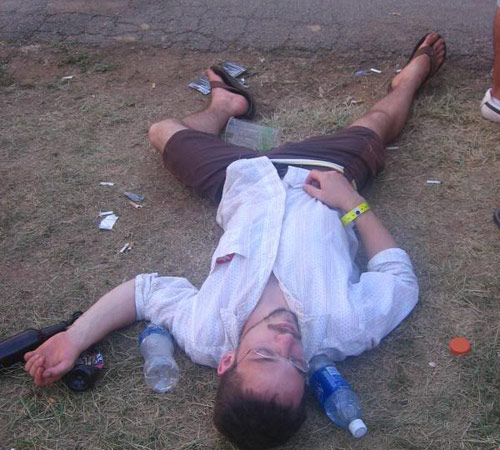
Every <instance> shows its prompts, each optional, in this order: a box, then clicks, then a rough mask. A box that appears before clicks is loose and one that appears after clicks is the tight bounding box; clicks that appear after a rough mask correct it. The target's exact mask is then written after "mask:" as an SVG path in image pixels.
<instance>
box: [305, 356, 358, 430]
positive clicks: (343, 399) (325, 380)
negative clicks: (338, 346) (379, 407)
mask: <svg viewBox="0 0 500 450" xmlns="http://www.w3.org/2000/svg"><path fill="white" fill-rule="evenodd" d="M309 385H310V387H311V389H312V390H313V392H314V395H315V396H316V398H317V399H318V401H319V402H320V403H321V406H323V409H324V410H325V413H326V415H327V416H328V417H329V419H330V420H331V421H332V422H333V423H334V424H335V425H337V426H339V427H341V428H343V429H344V430H349V431H350V432H351V433H352V435H353V436H354V437H356V438H362V437H363V436H364V435H365V434H366V431H367V428H366V425H365V424H364V422H363V421H362V420H361V408H360V405H359V398H358V396H357V395H356V393H355V392H354V391H353V390H352V389H351V387H350V386H349V384H347V381H346V380H345V379H344V378H343V377H342V375H341V374H340V372H339V371H338V370H337V368H336V367H335V364H334V363H333V361H332V360H331V359H330V358H329V357H328V356H326V355H316V356H315V357H313V358H312V360H311V369H310V372H309Z"/></svg>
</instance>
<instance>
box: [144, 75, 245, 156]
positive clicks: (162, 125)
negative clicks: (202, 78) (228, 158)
mask: <svg viewBox="0 0 500 450" xmlns="http://www.w3.org/2000/svg"><path fill="white" fill-rule="evenodd" d="M207 75H208V78H209V79H210V81H222V79H221V78H220V77H219V76H217V75H216V74H215V73H214V72H213V71H212V70H210V69H208V70H207ZM247 110H248V102H247V100H246V99H245V98H244V97H242V96H241V95H237V94H233V93H231V92H228V91H226V90H225V89H223V88H215V89H213V90H212V95H211V99H210V104H209V105H208V107H207V108H206V109H205V110H203V111H200V112H197V113H194V114H191V115H190V116H187V117H185V118H184V119H182V120H177V119H166V120H162V121H161V122H158V123H155V124H153V125H152V126H151V127H150V129H149V140H150V142H151V144H152V145H153V147H154V148H155V149H156V150H158V151H159V152H160V153H163V150H164V149H165V146H166V145H167V142H168V141H169V139H170V138H171V137H172V136H173V135H174V134H175V133H177V132H178V131H181V130H186V129H189V128H190V129H193V130H197V131H203V132H204V133H210V134H215V135H217V134H219V133H220V131H221V130H222V129H223V128H224V127H225V125H226V123H227V121H228V120H229V118H230V117H231V116H239V115H241V114H244V113H245V112H246V111H247Z"/></svg>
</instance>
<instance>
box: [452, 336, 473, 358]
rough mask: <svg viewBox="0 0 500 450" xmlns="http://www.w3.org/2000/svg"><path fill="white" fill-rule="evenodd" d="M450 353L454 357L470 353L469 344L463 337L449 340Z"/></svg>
mask: <svg viewBox="0 0 500 450" xmlns="http://www.w3.org/2000/svg"><path fill="white" fill-rule="evenodd" d="M450 351H451V353H453V354H454V355H465V354H466V353H469V352H470V343H469V341H468V340H467V339H466V338H464V337H457V338H455V339H452V340H451V342H450Z"/></svg>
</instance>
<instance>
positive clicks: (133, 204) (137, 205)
mask: <svg viewBox="0 0 500 450" xmlns="http://www.w3.org/2000/svg"><path fill="white" fill-rule="evenodd" d="M128 202H129V203H130V204H131V205H132V206H133V207H134V208H144V206H143V205H139V204H137V203H135V202H133V201H132V200H129V201H128Z"/></svg>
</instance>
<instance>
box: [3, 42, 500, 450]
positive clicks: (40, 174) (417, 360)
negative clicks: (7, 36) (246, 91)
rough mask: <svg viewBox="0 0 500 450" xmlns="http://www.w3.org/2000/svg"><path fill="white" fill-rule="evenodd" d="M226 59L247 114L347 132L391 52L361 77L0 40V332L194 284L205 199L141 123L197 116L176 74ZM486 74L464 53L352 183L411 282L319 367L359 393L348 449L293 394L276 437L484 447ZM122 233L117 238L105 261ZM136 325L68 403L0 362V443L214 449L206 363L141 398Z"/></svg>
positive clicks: (267, 62)
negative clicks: (354, 343) (416, 292)
mask: <svg viewBox="0 0 500 450" xmlns="http://www.w3.org/2000/svg"><path fill="white" fill-rule="evenodd" d="M227 60H229V61H231V60H232V61H236V62H240V63H242V64H244V65H246V66H248V67H250V68H252V69H253V70H254V72H255V75H254V76H253V77H251V78H250V80H249V81H250V84H251V86H252V88H253V90H254V92H255V94H256V98H257V100H258V108H259V113H260V117H259V120H261V121H263V122H264V123H268V124H271V125H275V126H279V127H281V128H282V132H283V135H284V137H285V138H286V139H299V138H302V137H305V136H309V135H314V134H318V133H325V132H332V131H333V130H335V129H337V128H339V127H342V126H344V125H345V124H346V123H349V122H350V121H351V120H352V119H353V118H355V117H357V116H359V115H360V114H361V113H362V112H363V111H365V110H366V109H367V108H368V107H369V106H370V105H372V104H373V102H374V100H375V98H377V97H379V96H380V95H381V94H383V93H384V92H385V89H386V85H387V82H388V80H389V79H390V77H391V76H392V74H393V73H394V70H395V68H396V67H397V63H402V62H403V58H401V59H400V60H398V61H394V60H392V61H388V60H387V61H385V60H384V61H380V60H379V61H378V62H377V64H378V68H379V69H381V70H383V73H382V74H381V75H375V74H373V75H371V76H365V77H355V76H354V75H353V74H354V71H355V70H357V69H359V68H370V67H373V64H374V63H375V61H359V60H356V58H355V57H352V58H351V57H350V56H349V55H347V56H346V57H345V58H344V59H338V58H337V57H336V55H333V54H316V55H311V54H307V53H289V54H259V53H257V52H249V53H242V52H238V53H231V52H226V53H224V54H210V53H193V52H174V51H170V50H161V49H151V48H143V47H140V46H131V45H124V46H119V47H114V48H108V49H101V50H96V49H93V48H86V47H70V46H65V45H46V46H37V45H31V46H26V47H9V46H7V45H3V46H1V45H0V105H1V106H2V107H1V108H0V162H1V164H0V179H1V180H2V183H1V185H0V205H1V209H0V250H1V251H0V267H1V270H0V286H1V292H2V302H1V303H0V336H8V335H11V334H14V333H16V332H18V331H20V330H22V329H24V328H27V327H30V326H35V327H42V326H47V325H50V324H52V323H54V322H56V321H58V320H60V319H64V318H67V317H69V316H70V315H71V313H72V312H73V311H76V310H84V309H86V308H88V307H89V306H90V305H91V304H92V303H93V302H94V301H95V300H97V299H98V298H99V296H100V295H102V294H104V293H105V292H107V291H108V290H110V289H111V288H112V287H114V286H116V285H117V284H119V283H121V282H123V281H126V280H128V279H130V278H132V277H133V276H134V275H136V274H138V273H143V272H159V273H161V274H165V275H167V274H168V275H172V276H181V277H187V278H188V279H189V280H190V281H192V282H193V283H194V284H195V285H197V286H200V285H201V284H202V282H203V280H204V278H205V276H206V275H207V272H208V267H209V261H210V256H211V252H212V251H213V250H214V248H215V246H216V244H217V241H218V237H219V236H220V230H219V229H218V227H217V225H216V224H215V220H214V216H215V211H216V209H215V207H214V206H213V205H211V204H210V202H208V201H207V200H203V199H199V198H197V197H196V196H195V195H194V194H193V193H192V192H190V191H189V190H188V189H186V188H184V187H182V186H180V185H179V184H178V182H177V181H176V180H175V179H174V178H173V177H172V176H171V175H170V174H169V173H167V172H166V171H165V170H164V168H163V167H162V164H161V161H160V158H159V157H158V155H156V154H155V152H154V151H153V150H152V148H151V147H150V146H149V144H148V142H147V130H148V127H149V125H150V124H151V123H152V122H153V121H156V120H158V119H160V118H165V117H172V116H174V117H182V116H183V115H186V114H188V113H190V112H192V111H195V110H198V109H200V108H202V107H203V105H204V104H205V101H206V99H205V98H204V97H203V96H202V95H201V94H199V93H197V92H195V91H193V90H190V89H188V88H187V84H188V82H189V81H191V80H192V79H193V78H194V77H195V76H197V75H198V74H200V73H201V72H202V71H203V69H204V68H205V67H207V66H209V65H210V64H212V63H214V62H220V61H227ZM481 69H482V68H481ZM65 76H73V78H72V79H70V80H64V81H63V80H62V77H65ZM489 82H490V74H489V73H487V72H485V71H484V70H477V71H474V70H472V69H470V61H469V62H468V63H467V66H465V65H461V64H460V63H459V62H456V61H455V62H448V63H447V65H446V66H445V67H444V69H443V70H442V72H441V73H440V75H439V76H438V77H437V78H436V79H435V80H432V82H431V83H430V85H429V86H428V87H427V88H426V89H425V90H424V92H423V93H422V95H421V96H420V97H419V100H418V101H417V103H416V105H415V108H414V112H413V114H412V117H411V119H410V121H409V123H408V125H407V127H406V128H405V131H404V133H403V134H402V136H401V137H400V138H399V139H398V140H397V141H396V142H395V143H394V144H393V145H395V146H397V147H398V148H397V149H393V150H388V152H389V154H388V163H387V169H386V171H385V172H384V173H383V174H382V175H381V177H380V179H379V180H378V182H377V183H376V184H375V185H374V186H373V187H371V188H370V189H369V190H368V191H367V192H366V193H365V194H366V196H367V197H368V198H369V200H370V203H371V204H372V207H373V208H374V209H375V211H376V212H377V213H378V215H379V216H380V217H381V218H382V220H383V221H384V222H385V223H386V224H387V226H388V227H389V229H390V230H391V231H392V232H393V233H394V235H395V236H396V238H397V241H398V242H399V244H400V245H401V246H402V247H403V248H405V249H406V250H407V251H408V253H409V254H410V256H411V257H412V260H413V262H414V265H415V269H416V272H417V275H418V276H419V279H420V284H421V294H420V303H419V305H418V306H417V308H416V310H415V311H414V312H413V314H412V315H411V316H410V318H409V319H408V320H406V321H405V322H404V323H403V324H402V325H401V326H400V327H399V328H397V330H396V331H395V332H393V333H392V334H391V335H390V336H389V337H388V338H387V339H385V340H384V341H383V342H382V343H381V345H380V346H379V347H378V348H376V349H375V350H373V351H371V352H368V353H365V354H364V355H362V356H360V357H358V358H351V359H348V360H347V361H345V362H343V363H341V364H339V368H340V369H341V371H342V372H343V373H344V374H345V376H346V378H347V379H348V380H349V381H350V382H351V384H352V385H353V386H354V388H355V389H356V391H357V392H358V393H359V395H360V397H361V399H362V404H363V407H364V411H365V412H364V417H365V421H366V423H367V425H368V427H369V434H368V435H367V436H366V437H365V438H364V439H362V440H360V441H355V440H354V439H352V438H350V437H349V436H347V435H346V434H345V433H344V432H343V431H340V430H338V429H336V428H334V427H333V425H332V424H330V423H329V422H328V420H327V419H326V418H325V417H324V415H323V414H322V413H321V411H320V409H319V407H318V406H317V405H316V404H315V402H314V400H313V398H312V397H310V398H308V420H307V421H306V423H305V425H304V426H303V428H302V429H301V430H300V431H299V432H298V434H297V435H296V437H294V438H293V439H292V441H291V442H290V443H289V445H287V447H286V448H290V449H299V448H301V449H302V448H308V449H309V448H310V449H325V450H326V449H372V450H373V449H374V450H386V449H414V450H416V449H428V450H430V449H433V450H434V449H435V450H445V449H446V450H457V449H499V448H500V403H499V395H498V394H499V393H498V388H499V386H500V375H499V374H500V363H499V357H500V341H499V334H500V325H499V324H500V308H499V300H500V293H499V276H498V273H499V267H500V265H499V262H500V245H499V237H500V230H499V229H498V228H497V227H496V226H495V224H494V223H493V220H492V213H493V209H494V208H498V207H500V183H499V182H498V175H499V173H500V144H499V142H500V127H498V126H495V125H493V124H489V123H487V122H484V121H482V120H481V119H480V117H479V114H478V103H479V100H480V99H481V97H482V95H483V94H484V91H485V90H486V88H487V87H488V85H489ZM353 100H354V101H357V102H358V103H354V102H353ZM427 180H439V181H441V184H439V185H438V184H427V182H426V181H427ZM101 181H111V182H114V183H115V185H114V186H100V185H99V182H101ZM124 191H132V192H136V193H140V194H142V195H144V196H145V197H146V200H145V207H144V208H142V209H135V208H133V207H132V206H130V205H129V204H128V202H127V200H126V198H125V197H124V196H123V195H122V194H123V192H124ZM104 210H113V211H115V212H116V213H117V214H118V215H119V216H120V219H119V220H118V222H117V224H116V226H115V229H114V231H113V232H104V231H99V230H98V222H99V220H98V213H99V211H104ZM125 242H133V244H134V247H133V249H132V251H131V252H129V253H127V254H122V253H120V252H119V250H120V249H121V248H122V246H123V245H124V243H125ZM142 326H143V325H142V324H140V325H136V326H133V327H131V328H128V329H125V330H121V331H120V332H116V333H114V334H113V335H111V336H110V337H109V338H107V339H105V340H104V341H103V342H102V344H101V349H102V351H103V353H104V358H105V364H106V367H107V370H106V372H105V374H104V376H103V377H102V379H100V381H99V382H98V384H97V385H96V386H95V388H94V389H93V390H92V391H89V392H86V393H84V394H82V395H77V394H75V393H73V392H71V391H69V390H68V389H67V388H66V387H65V386H64V385H63V384H61V383H58V384H57V385H55V386H53V387H51V388H46V389H38V388H35V387H34V385H33V384H32V382H31V379H30V378H29V377H28V375H27V374H26V373H25V372H24V371H23V370H22V369H21V367H20V366H19V367H13V368H10V369H6V370H2V371H0V391H1V393H2V394H1V396H0V447H5V448H11V447H13V448H16V449H18V450H19V449H28V448H29V449H118V448H134V449H166V448H168V449H213V448H222V449H226V448H227V449H229V448H232V447H231V445H230V444H228V443H227V442H226V441H225V440H224V439H223V438H221V437H220V436H219V435H218V434H217V433H216V431H215V430H214V428H213V426H212V423H211V414H212V406H213V401H214V394H215V389H216V385H217V382H216V375H215V373H214V371H213V370H212V369H209V368H206V367H200V366H195V365H194V364H192V363H191V362H190V361H188V360H187V359H186V358H185V357H183V356H182V354H181V352H177V354H176V358H177V361H178V362H179V365H180V367H181V371H182V378H181V381H180V383H179V385H178V387H177V388H176V390H175V391H174V392H172V393H170V394H166V395H159V394H155V393H153V392H152V391H150V390H148V388H147V386H146V385H145V383H144V380H143V375H142V360H141V357H140V354H139V351H138V349H137V335H138V333H139V331H140V329H141V328H142ZM455 336H467V338H468V339H469V340H470V341H471V343H472V352H471V353H470V354H468V355H466V356H463V357H456V356H453V355H451V354H450V352H449V350H448V343H449V341H450V339H451V338H452V337H455Z"/></svg>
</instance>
